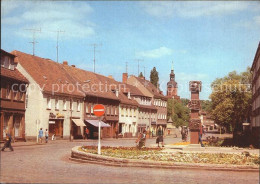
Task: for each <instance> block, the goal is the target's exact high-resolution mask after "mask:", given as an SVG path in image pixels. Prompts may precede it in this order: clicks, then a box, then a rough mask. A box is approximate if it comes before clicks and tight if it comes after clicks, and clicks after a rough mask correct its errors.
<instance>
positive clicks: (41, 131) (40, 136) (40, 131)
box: [38, 128, 43, 143]
mask: <svg viewBox="0 0 260 184" xmlns="http://www.w3.org/2000/svg"><path fill="white" fill-rule="evenodd" d="M38 137H39V139H40V141H41V143H42V138H43V130H42V128H40V130H39V136H38Z"/></svg>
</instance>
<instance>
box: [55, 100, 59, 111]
mask: <svg viewBox="0 0 260 184" xmlns="http://www.w3.org/2000/svg"><path fill="white" fill-rule="evenodd" d="M55 109H56V110H58V109H59V99H58V98H56V99H55Z"/></svg>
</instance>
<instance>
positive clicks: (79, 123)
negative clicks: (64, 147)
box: [72, 119, 86, 126]
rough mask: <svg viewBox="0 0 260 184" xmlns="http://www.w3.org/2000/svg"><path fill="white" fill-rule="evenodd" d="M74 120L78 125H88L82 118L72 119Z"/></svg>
mask: <svg viewBox="0 0 260 184" xmlns="http://www.w3.org/2000/svg"><path fill="white" fill-rule="evenodd" d="M72 121H73V122H74V123H75V124H76V125H77V126H86V125H85V123H84V122H83V121H82V120H81V119H72Z"/></svg>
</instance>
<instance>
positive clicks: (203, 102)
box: [200, 100, 212, 112]
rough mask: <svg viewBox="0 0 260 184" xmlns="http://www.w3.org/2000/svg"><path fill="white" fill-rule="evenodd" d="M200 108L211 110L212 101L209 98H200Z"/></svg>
mask: <svg viewBox="0 0 260 184" xmlns="http://www.w3.org/2000/svg"><path fill="white" fill-rule="evenodd" d="M200 103H201V109H202V110H203V111H205V112H211V110H212V102H211V101H210V100H201V101H200Z"/></svg>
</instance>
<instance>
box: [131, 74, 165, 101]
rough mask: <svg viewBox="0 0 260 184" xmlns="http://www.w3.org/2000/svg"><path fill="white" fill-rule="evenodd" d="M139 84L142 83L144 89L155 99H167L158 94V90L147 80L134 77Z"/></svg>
mask: <svg viewBox="0 0 260 184" xmlns="http://www.w3.org/2000/svg"><path fill="white" fill-rule="evenodd" d="M134 77H135V78H136V79H137V80H138V81H139V82H140V83H142V84H143V85H144V87H146V89H148V90H149V91H150V92H151V93H152V94H153V95H154V96H155V97H157V98H162V99H167V97H166V96H164V95H162V94H160V93H159V90H158V89H157V88H156V87H155V86H154V85H153V84H152V83H151V82H150V81H148V80H145V79H143V78H140V77H136V76H134Z"/></svg>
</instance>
